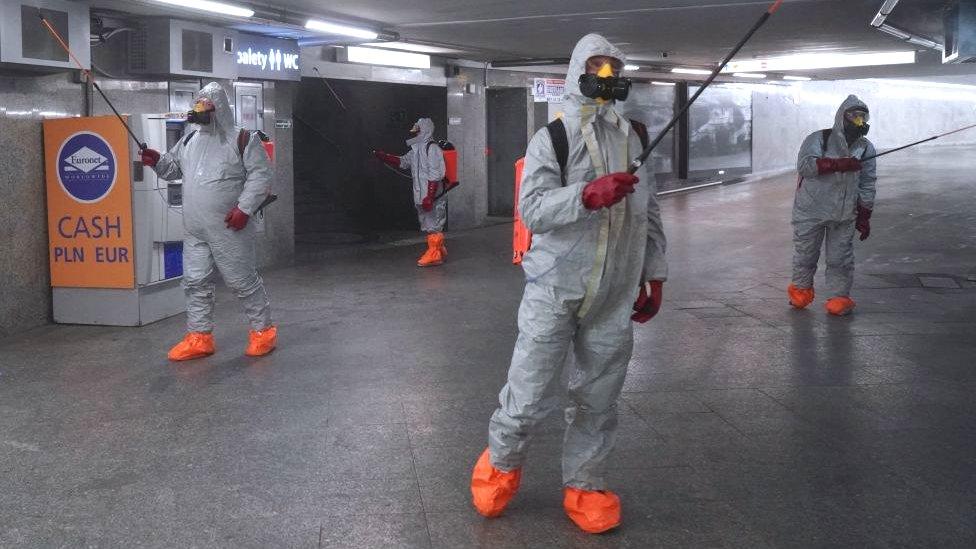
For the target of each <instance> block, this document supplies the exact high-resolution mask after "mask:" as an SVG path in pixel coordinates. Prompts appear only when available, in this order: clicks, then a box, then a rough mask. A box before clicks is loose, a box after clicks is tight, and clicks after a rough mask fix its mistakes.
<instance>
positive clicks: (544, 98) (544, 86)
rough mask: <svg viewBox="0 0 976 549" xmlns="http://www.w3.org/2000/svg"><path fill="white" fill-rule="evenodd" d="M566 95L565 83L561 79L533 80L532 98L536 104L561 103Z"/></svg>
mask: <svg viewBox="0 0 976 549" xmlns="http://www.w3.org/2000/svg"><path fill="white" fill-rule="evenodd" d="M565 95H566V81H565V80H563V79H562V78H535V79H533V81H532V97H533V99H535V102H536V103H545V102H549V103H562V102H563V96H565Z"/></svg>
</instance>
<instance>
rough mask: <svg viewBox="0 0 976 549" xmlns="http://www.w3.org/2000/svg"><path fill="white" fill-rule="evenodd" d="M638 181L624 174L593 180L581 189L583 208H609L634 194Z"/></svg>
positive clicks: (614, 174) (613, 174)
mask: <svg viewBox="0 0 976 549" xmlns="http://www.w3.org/2000/svg"><path fill="white" fill-rule="evenodd" d="M639 181H640V179H638V178H637V177H636V176H633V175H630V174H629V173H626V172H617V173H612V174H609V175H605V176H603V177H601V178H599V179H594V180H593V181H590V182H589V183H587V184H586V186H585V187H583V206H585V207H586V209H588V210H599V209H600V208H609V207H610V206H613V205H614V204H616V203H617V202H620V201H621V200H623V199H624V197H625V196H627V195H628V194H630V193H632V192H634V185H636V184H637V183H638V182H639Z"/></svg>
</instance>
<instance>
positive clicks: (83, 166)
mask: <svg viewBox="0 0 976 549" xmlns="http://www.w3.org/2000/svg"><path fill="white" fill-rule="evenodd" d="M69 151H70V152H69ZM116 168H117V161H116V157H115V151H113V150H112V147H111V146H110V145H109V143H108V141H106V140H105V139H104V138H102V136H100V135H98V134H97V133H94V132H90V131H85V132H78V133H76V134H74V135H72V136H70V137H68V138H67V139H65V140H64V142H63V143H62V144H61V148H60V150H59V151H58V166H57V175H58V182H59V183H60V184H61V188H62V189H64V192H65V193H67V194H68V196H70V197H71V198H73V199H74V200H76V201H77V202H81V203H82V204H91V203H94V202H98V201H100V200H102V199H103V198H105V197H106V196H108V194H109V193H110V192H111V191H112V188H113V187H114V186H115V178H116V175H117V173H116V172H117V169H116Z"/></svg>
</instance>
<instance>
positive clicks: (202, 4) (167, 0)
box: [154, 0, 254, 17]
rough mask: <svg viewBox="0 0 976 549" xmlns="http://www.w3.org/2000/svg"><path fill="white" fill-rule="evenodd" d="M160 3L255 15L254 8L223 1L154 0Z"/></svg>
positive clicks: (213, 11) (249, 15) (222, 12)
mask: <svg viewBox="0 0 976 549" xmlns="http://www.w3.org/2000/svg"><path fill="white" fill-rule="evenodd" d="M154 1H155V2H156V3H159V4H169V5H171V6H178V7H181V8H189V9H193V10H202V11H209V12H211V13H219V14H221V15H233V16H235V17H254V10H251V9H248V8H242V7H240V6H235V5H233V4H225V3H223V2H211V1H210V0H154Z"/></svg>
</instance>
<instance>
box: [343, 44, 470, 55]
mask: <svg viewBox="0 0 976 549" xmlns="http://www.w3.org/2000/svg"><path fill="white" fill-rule="evenodd" d="M360 46H369V47H371V48H384V49H387V50H400V51H415V52H418V53H454V52H456V51H457V50H452V49H451V48H443V47H440V46H428V45H426V44H412V43H410V42H370V43H368V44H360Z"/></svg>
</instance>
